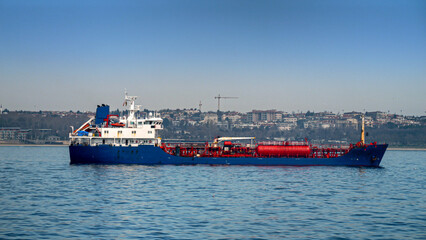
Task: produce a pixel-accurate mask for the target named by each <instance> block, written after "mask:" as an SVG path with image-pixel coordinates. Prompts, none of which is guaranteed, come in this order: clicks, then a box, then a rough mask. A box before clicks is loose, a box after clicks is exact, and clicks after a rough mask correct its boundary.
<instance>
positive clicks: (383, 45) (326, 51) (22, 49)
mask: <svg viewBox="0 0 426 240" xmlns="http://www.w3.org/2000/svg"><path fill="white" fill-rule="evenodd" d="M425 10H426V3H425V2H423V1H408V2H407V1H374V2H370V1H356V2H355V1H345V2H342V1H321V2H318V1H309V0H308V1H267V2H265V1H203V2H198V1H179V2H177V1H121V2H115V1H92V2H90V3H88V2H84V1H69V2H68V1H61V2H57V1H31V2H30V1H6V0H0V83H1V88H0V104H1V105H2V106H3V108H7V109H9V110H30V111H38V110H52V111H53V110H73V111H77V110H80V111H94V110H95V107H96V105H98V104H102V103H105V104H109V105H110V106H111V108H112V109H116V108H120V109H123V107H122V106H121V104H122V101H123V96H124V89H125V88H127V89H128V92H129V95H136V96H139V98H138V100H137V103H138V104H141V105H142V108H147V109H153V110H160V109H167V108H170V109H178V108H179V109H183V108H198V104H199V102H200V101H201V102H202V104H203V105H202V109H203V111H216V110H217V100H215V99H214V97H215V96H217V95H218V94H221V95H222V96H232V97H238V99H232V100H231V99H230V100H223V101H221V109H223V110H224V111H232V110H235V111H239V112H249V111H251V110H253V109H259V110H267V109H277V110H282V111H287V112H292V111H295V112H297V111H301V112H306V111H308V110H309V111H314V112H321V111H331V112H334V113H337V112H342V111H343V110H344V111H352V110H353V111H367V112H371V111H383V112H388V111H389V112H390V113H396V114H403V115H416V116H420V115H425V110H426V106H425V102H426V95H425V94H424V91H425V89H426V68H425V66H426V46H425V44H424V42H426V30H425V29H426V14H424V12H426V11H425ZM364 109H365V110H364ZM401 111H402V112H401Z"/></svg>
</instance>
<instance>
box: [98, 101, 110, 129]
mask: <svg viewBox="0 0 426 240" xmlns="http://www.w3.org/2000/svg"><path fill="white" fill-rule="evenodd" d="M108 114H109V106H108V105H105V104H102V106H98V108H96V118H95V124H96V125H99V124H101V123H103V122H104V119H106V118H107V117H108Z"/></svg>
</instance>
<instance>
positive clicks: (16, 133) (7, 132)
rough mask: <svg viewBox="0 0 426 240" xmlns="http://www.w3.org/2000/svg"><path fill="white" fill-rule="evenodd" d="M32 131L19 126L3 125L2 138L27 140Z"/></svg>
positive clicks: (1, 129) (0, 137) (0, 135)
mask: <svg viewBox="0 0 426 240" xmlns="http://www.w3.org/2000/svg"><path fill="white" fill-rule="evenodd" d="M30 131H31V130H29V129H21V128H19V127H2V128H0V140H2V141H25V140H27V135H28V134H29V133H30Z"/></svg>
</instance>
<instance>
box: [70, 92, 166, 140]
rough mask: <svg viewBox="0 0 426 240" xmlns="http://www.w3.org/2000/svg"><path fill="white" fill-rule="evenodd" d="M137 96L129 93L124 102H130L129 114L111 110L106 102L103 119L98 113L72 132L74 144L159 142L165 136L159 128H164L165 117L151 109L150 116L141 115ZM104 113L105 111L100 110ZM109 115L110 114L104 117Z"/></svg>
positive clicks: (128, 104) (127, 103)
mask: <svg viewBox="0 0 426 240" xmlns="http://www.w3.org/2000/svg"><path fill="white" fill-rule="evenodd" d="M136 99H137V97H136V96H128V95H127V93H126V94H125V98H124V104H123V105H126V106H128V116H123V117H120V118H119V117H118V116H117V115H111V114H109V106H105V105H102V107H100V106H98V109H99V108H107V110H103V113H104V115H106V116H104V115H103V116H102V118H101V120H100V122H96V121H98V120H97V119H96V117H99V116H98V112H97V116H96V117H92V118H90V119H89V120H88V121H87V122H86V123H84V124H83V125H82V126H81V127H79V128H78V129H76V130H75V131H74V130H73V131H72V133H70V136H69V137H70V144H72V145H75V144H83V145H91V146H97V145H105V144H106V145H112V146H137V145H157V144H160V142H161V139H160V138H159V137H158V136H157V130H161V129H163V119H162V118H160V117H159V116H158V115H157V114H156V113H152V112H150V113H149V114H148V116H144V117H141V116H140V115H139V114H137V111H139V110H140V106H139V105H135V101H136ZM100 115H102V114H100ZM104 117H106V118H104Z"/></svg>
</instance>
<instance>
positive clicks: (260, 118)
mask: <svg viewBox="0 0 426 240" xmlns="http://www.w3.org/2000/svg"><path fill="white" fill-rule="evenodd" d="M282 114H283V112H281V111H277V110H275V109H272V110H264V111H262V110H253V111H251V112H248V113H247V121H248V122H253V123H256V122H275V121H277V120H281V119H282Z"/></svg>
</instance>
